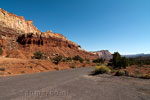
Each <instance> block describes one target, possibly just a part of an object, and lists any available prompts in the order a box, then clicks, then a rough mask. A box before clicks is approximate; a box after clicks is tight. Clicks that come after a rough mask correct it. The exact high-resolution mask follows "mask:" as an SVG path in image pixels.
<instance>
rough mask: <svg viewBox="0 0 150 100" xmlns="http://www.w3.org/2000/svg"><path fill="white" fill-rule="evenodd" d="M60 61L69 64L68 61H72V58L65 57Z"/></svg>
mask: <svg viewBox="0 0 150 100" xmlns="http://www.w3.org/2000/svg"><path fill="white" fill-rule="evenodd" d="M62 61H63V62H69V61H72V58H71V57H66V58H63V59H62Z"/></svg>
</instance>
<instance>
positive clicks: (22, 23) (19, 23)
mask: <svg viewBox="0 0 150 100" xmlns="http://www.w3.org/2000/svg"><path fill="white" fill-rule="evenodd" d="M0 25H1V26H2V27H7V28H11V29H14V30H15V31H17V33H19V34H31V33H32V34H33V36H34V37H44V38H50V37H54V38H58V39H61V40H63V41H67V42H70V43H72V44H74V45H76V46H78V45H77V44H76V43H73V42H71V41H69V40H67V38H66V37H64V36H63V35H62V34H59V33H53V32H52V31H47V32H40V31H39V30H38V29H37V28H36V27H35V26H34V25H33V21H32V20H29V21H26V20H25V19H24V17H22V16H17V15H15V14H12V13H9V12H7V11H5V10H3V9H1V8H0Z"/></svg>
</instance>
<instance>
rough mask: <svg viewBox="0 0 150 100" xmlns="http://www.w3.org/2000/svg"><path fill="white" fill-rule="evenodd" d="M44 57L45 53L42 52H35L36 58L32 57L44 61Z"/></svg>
mask: <svg viewBox="0 0 150 100" xmlns="http://www.w3.org/2000/svg"><path fill="white" fill-rule="evenodd" d="M43 57H44V53H42V52H40V51H39V52H35V53H34V56H33V57H32V58H33V59H42V58H43Z"/></svg>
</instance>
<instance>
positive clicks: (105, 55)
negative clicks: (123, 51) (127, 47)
mask: <svg viewBox="0 0 150 100" xmlns="http://www.w3.org/2000/svg"><path fill="white" fill-rule="evenodd" d="M92 53H93V54H95V55H98V56H99V57H100V58H104V59H106V60H110V59H112V54H111V53H110V52H109V51H108V50H101V51H95V52H92Z"/></svg>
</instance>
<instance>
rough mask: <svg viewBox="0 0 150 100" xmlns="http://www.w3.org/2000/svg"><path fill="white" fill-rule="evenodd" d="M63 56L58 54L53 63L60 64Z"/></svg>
mask: <svg viewBox="0 0 150 100" xmlns="http://www.w3.org/2000/svg"><path fill="white" fill-rule="evenodd" d="M62 58H63V57H62V56H56V57H54V58H53V63H55V64H59V62H60V61H61V60H62Z"/></svg>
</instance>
